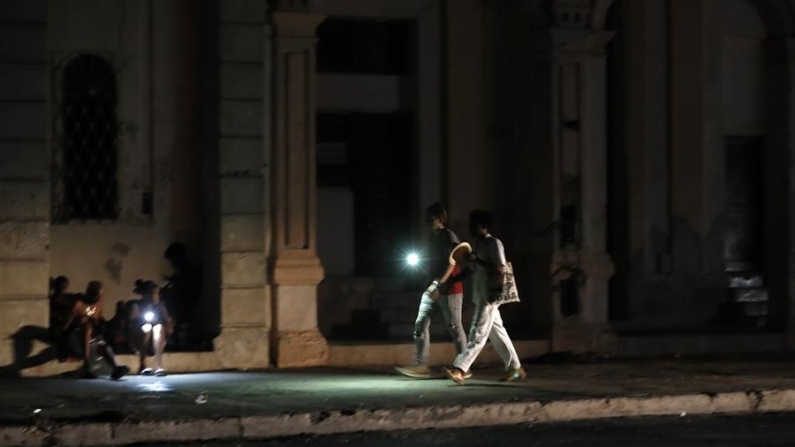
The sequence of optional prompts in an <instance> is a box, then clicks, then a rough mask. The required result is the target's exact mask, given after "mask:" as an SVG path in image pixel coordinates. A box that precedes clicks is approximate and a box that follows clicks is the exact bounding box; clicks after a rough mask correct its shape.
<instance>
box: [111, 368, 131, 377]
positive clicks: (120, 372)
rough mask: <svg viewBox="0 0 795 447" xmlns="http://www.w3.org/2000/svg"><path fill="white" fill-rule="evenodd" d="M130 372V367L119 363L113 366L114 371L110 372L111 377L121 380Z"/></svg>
mask: <svg viewBox="0 0 795 447" xmlns="http://www.w3.org/2000/svg"><path fill="white" fill-rule="evenodd" d="M129 373H130V367H129V366H127V365H119V366H117V367H115V368H113V372H112V373H110V378H111V379H113V380H119V379H121V378H122V377H124V376H126V375H127V374H129Z"/></svg>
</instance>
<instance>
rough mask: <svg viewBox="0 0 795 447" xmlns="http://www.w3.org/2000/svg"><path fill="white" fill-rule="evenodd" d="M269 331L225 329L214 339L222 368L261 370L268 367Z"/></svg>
mask: <svg viewBox="0 0 795 447" xmlns="http://www.w3.org/2000/svg"><path fill="white" fill-rule="evenodd" d="M269 333H270V331H269V330H268V328H265V327H232V328H230V327H225V328H223V329H222V331H221V335H219V336H218V338H216V339H215V353H216V355H217V357H218V361H219V362H220V364H221V367H222V368H231V369H241V370H247V369H263V368H267V367H269V366H270V337H269Z"/></svg>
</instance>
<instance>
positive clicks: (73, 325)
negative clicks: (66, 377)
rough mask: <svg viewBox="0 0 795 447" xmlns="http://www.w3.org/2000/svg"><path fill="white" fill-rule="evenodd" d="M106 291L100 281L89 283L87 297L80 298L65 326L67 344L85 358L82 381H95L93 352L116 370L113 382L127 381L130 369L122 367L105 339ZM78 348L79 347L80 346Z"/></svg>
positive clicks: (112, 374) (112, 376)
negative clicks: (123, 379) (92, 367)
mask: <svg viewBox="0 0 795 447" xmlns="http://www.w3.org/2000/svg"><path fill="white" fill-rule="evenodd" d="M104 295H105V289H104V288H103V286H102V283H101V282H99V281H91V282H89V283H88V287H87V288H86V293H85V295H78V296H77V299H76V300H75V303H74V306H73V307H72V311H71V312H70V314H69V317H68V318H67V319H66V321H65V322H64V324H63V326H62V329H63V333H64V334H65V337H66V340H67V342H68V343H69V344H70V345H71V346H72V348H74V349H76V350H79V351H80V353H81V354H82V357H83V377H85V378H87V379H95V378H96V377H97V375H96V374H95V373H94V371H92V370H91V353H92V349H94V350H96V352H97V353H98V354H99V355H101V356H102V358H103V359H104V360H105V361H106V362H107V363H108V364H109V365H110V366H111V367H112V368H113V371H112V372H111V375H110V378H111V379H113V380H119V379H120V378H122V377H124V376H125V375H126V374H127V373H128V372H130V368H128V367H127V366H125V365H123V364H121V363H119V361H118V359H116V355H115V354H114V353H113V349H111V348H110V346H108V345H107V343H105V341H104V340H103V338H102V335H101V334H102V327H103V325H104V323H105V320H104V319H103V318H102V305H103V304H102V298H103V296H104ZM78 344H79V346H78Z"/></svg>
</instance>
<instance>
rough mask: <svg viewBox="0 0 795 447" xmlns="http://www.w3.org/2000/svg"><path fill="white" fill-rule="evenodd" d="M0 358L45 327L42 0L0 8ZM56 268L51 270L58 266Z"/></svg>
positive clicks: (9, 357)
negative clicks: (22, 335) (24, 333)
mask: <svg viewBox="0 0 795 447" xmlns="http://www.w3.org/2000/svg"><path fill="white" fill-rule="evenodd" d="M0 32H2V35H3V36H6V38H4V39H2V41H0V61H2V62H0V339H2V347H0V366H3V365H7V364H9V363H11V362H13V360H14V358H13V355H14V349H13V345H12V341H11V339H10V336H11V335H13V334H14V333H16V332H17V331H18V330H19V329H21V328H24V327H26V326H36V327H38V328H40V329H43V330H46V328H47V326H48V318H47V316H48V315H49V310H48V301H47V294H48V293H47V290H48V277H49V275H50V265H49V244H50V224H49V222H50V181H49V169H50V155H49V152H48V150H47V148H48V144H47V143H48V138H47V137H48V134H49V126H48V125H47V123H48V121H49V112H48V105H49V103H48V95H47V88H48V85H49V84H48V82H49V79H48V72H49V70H48V64H47V3H46V2H8V4H5V5H4V6H3V8H0ZM56 273H57V272H56Z"/></svg>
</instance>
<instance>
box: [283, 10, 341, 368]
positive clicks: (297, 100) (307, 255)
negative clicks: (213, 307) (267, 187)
mask: <svg viewBox="0 0 795 447" xmlns="http://www.w3.org/2000/svg"><path fill="white" fill-rule="evenodd" d="M287 3H288V4H287V5H286V6H284V5H283V6H281V7H279V8H277V9H276V10H275V11H273V12H272V13H271V23H272V26H273V59H272V64H273V66H272V69H273V92H274V101H273V106H274V107H273V152H272V163H273V167H272V172H273V183H272V192H273V194H272V204H273V210H272V222H273V246H272V258H271V289H272V296H273V328H272V334H271V347H272V353H271V357H272V360H273V362H274V363H275V364H276V366H278V367H297V366H313V365H324V364H326V363H327V362H328V344H327V343H326V340H325V338H324V337H323V336H322V335H321V334H320V331H319V329H318V327H317V285H318V283H320V281H321V280H322V279H323V266H322V265H321V263H320V259H319V258H318V256H317V242H316V216H317V214H316V208H317V204H316V202H317V184H316V174H315V169H316V168H315V166H316V162H315V160H316V150H315V113H316V112H315V43H316V39H315V29H316V28H317V25H318V24H319V23H320V22H321V21H322V20H323V19H324V18H325V17H324V16H323V15H319V14H313V13H311V12H308V11H306V9H305V7H304V5H299V6H300V7H296V6H294V5H292V4H290V2H287ZM299 3H301V2H299Z"/></svg>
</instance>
